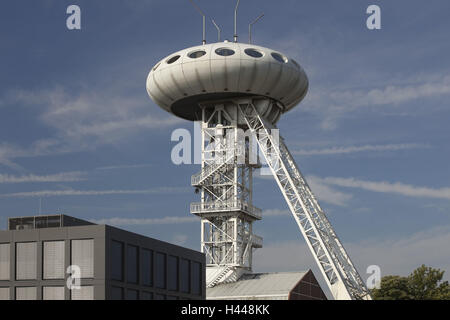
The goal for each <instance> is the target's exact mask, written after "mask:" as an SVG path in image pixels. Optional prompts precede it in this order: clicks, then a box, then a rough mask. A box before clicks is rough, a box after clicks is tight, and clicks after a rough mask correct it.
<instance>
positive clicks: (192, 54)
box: [188, 50, 206, 59]
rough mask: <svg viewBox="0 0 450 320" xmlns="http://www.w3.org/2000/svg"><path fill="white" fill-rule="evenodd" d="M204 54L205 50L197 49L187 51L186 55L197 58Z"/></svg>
mask: <svg viewBox="0 0 450 320" xmlns="http://www.w3.org/2000/svg"><path fill="white" fill-rule="evenodd" d="M205 54H206V51H204V50H197V51H194V52H191V53H189V54H188V57H189V58H192V59H197V58H200V57H203V56H204V55H205Z"/></svg>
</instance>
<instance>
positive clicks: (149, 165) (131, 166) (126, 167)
mask: <svg viewBox="0 0 450 320" xmlns="http://www.w3.org/2000/svg"><path fill="white" fill-rule="evenodd" d="M151 166H152V164H149V163H147V164H130V165H120V166H108V167H99V168H96V170H120V169H139V168H148V167H151Z"/></svg>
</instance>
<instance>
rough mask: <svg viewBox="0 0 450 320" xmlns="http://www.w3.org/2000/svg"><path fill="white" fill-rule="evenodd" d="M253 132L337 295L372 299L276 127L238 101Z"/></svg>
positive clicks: (347, 297) (335, 296) (252, 106)
mask: <svg viewBox="0 0 450 320" xmlns="http://www.w3.org/2000/svg"><path fill="white" fill-rule="evenodd" d="M238 108H239V111H240V113H241V114H242V116H243V117H244V119H245V121H246V123H247V125H248V127H249V129H250V130H251V131H252V134H253V135H254V136H255V137H256V139H257V142H258V145H259V147H260V149H261V152H262V154H263V155H264V157H265V159H266V161H267V164H268V165H269V167H270V169H271V172H272V174H273V176H274V178H275V180H276V181H277V184H278V186H279V187H280V190H281V192H282V194H283V196H284V198H285V200H286V202H287V204H288V206H289V209H290V210H291V212H292V214H293V216H294V218H295V220H296V222H297V224H298V226H299V228H300V231H301V233H302V234H303V237H304V238H305V240H306V243H307V244H308V247H309V249H310V250H311V252H312V254H313V256H314V258H315V260H316V262H317V264H318V266H319V269H320V270H321V272H322V274H323V276H324V278H325V280H326V282H327V284H328V286H329V288H330V290H331V293H332V294H333V296H334V298H335V299H337V300H371V299H372V298H371V296H370V292H369V290H368V289H367V288H366V286H365V284H364V282H363V280H362V279H361V277H360V275H359V274H358V271H357V270H356V268H355V267H354V266H353V263H352V261H351V260H350V257H349V256H348V255H347V252H346V251H345V249H344V247H343V246H342V244H341V242H340V241H339V239H338V237H337V236H336V234H335V232H334V230H333V228H332V226H331V224H330V222H329V221H328V219H327V217H326V216H325V213H324V212H323V210H322V208H321V207H320V206H319V203H318V202H317V199H316V198H315V196H314V195H313V193H312V192H311V189H310V187H309V185H308V184H307V182H306V180H305V179H304V177H303V175H302V174H301V172H300V170H299V169H298V167H297V164H296V163H295V161H294V158H293V157H292V155H291V154H290V152H289V150H288V148H287V147H286V145H285V144H284V141H283V139H282V138H280V141H279V143H278V142H277V141H275V139H274V138H273V136H272V134H271V130H272V129H276V127H275V126H274V125H272V124H270V123H268V122H266V121H265V120H264V118H263V117H261V116H260V115H259V113H258V111H257V109H256V108H255V106H254V105H253V104H252V103H247V102H246V103H238Z"/></svg>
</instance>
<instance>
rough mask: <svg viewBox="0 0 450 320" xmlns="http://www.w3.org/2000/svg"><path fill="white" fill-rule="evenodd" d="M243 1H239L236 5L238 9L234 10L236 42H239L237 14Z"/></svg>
mask: <svg viewBox="0 0 450 320" xmlns="http://www.w3.org/2000/svg"><path fill="white" fill-rule="evenodd" d="M240 2H241V0H238V1H237V3H236V8H235V9H234V42H238V41H237V40H238V34H237V14H238V8H239V3H240Z"/></svg>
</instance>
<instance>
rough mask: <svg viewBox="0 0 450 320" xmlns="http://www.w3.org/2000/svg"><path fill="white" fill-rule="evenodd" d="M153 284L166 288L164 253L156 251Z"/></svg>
mask: <svg viewBox="0 0 450 320" xmlns="http://www.w3.org/2000/svg"><path fill="white" fill-rule="evenodd" d="M155 268H156V270H155V284H156V287H157V288H160V289H165V288H166V255H165V254H164V253H159V252H157V253H156V266H155Z"/></svg>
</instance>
